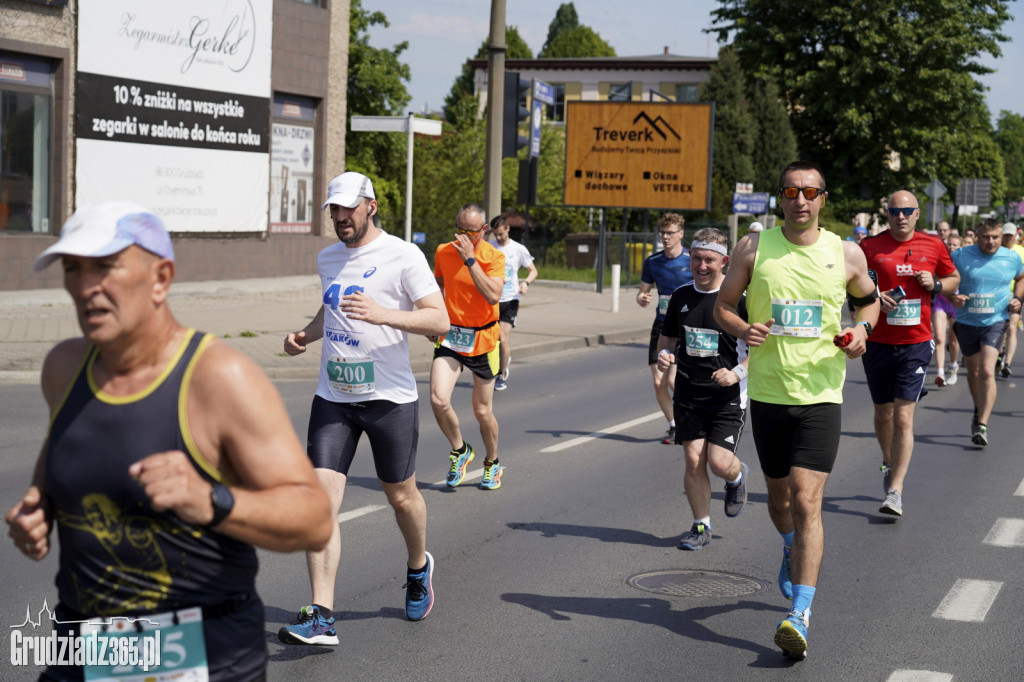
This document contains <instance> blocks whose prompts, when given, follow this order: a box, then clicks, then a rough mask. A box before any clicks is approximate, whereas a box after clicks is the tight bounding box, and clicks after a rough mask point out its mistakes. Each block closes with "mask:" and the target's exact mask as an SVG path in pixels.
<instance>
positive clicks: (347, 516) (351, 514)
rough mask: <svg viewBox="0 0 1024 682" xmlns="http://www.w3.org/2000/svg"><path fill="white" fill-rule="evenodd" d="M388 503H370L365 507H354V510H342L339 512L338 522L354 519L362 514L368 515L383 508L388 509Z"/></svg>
mask: <svg viewBox="0 0 1024 682" xmlns="http://www.w3.org/2000/svg"><path fill="white" fill-rule="evenodd" d="M387 508H388V505H386V504H369V505H367V506H365V507H359V509H353V510H352V511H347V512H342V513H340V514H338V523H345V522H346V521H351V520H352V519H358V518H359V517H360V516H366V515H367V514H372V513H374V512H379V511H380V510H381V509H387Z"/></svg>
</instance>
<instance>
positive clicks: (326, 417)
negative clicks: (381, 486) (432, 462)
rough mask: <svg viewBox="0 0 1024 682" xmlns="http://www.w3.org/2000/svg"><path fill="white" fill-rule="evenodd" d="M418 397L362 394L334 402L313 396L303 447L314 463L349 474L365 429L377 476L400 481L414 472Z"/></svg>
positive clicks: (318, 466) (322, 467) (384, 479)
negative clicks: (352, 399) (394, 399)
mask: <svg viewBox="0 0 1024 682" xmlns="http://www.w3.org/2000/svg"><path fill="white" fill-rule="evenodd" d="M418 403H419V401H413V402H411V403H393V402H391V401H390V400H367V401H365V402H361V403H335V402H331V401H330V400H324V399H323V398H321V397H320V396H318V395H317V396H313V407H312V409H311V410H310V413H309V435H308V438H307V441H306V453H307V454H308V455H309V459H310V460H311V461H312V462H313V468H315V469H330V470H331V471H337V472H338V473H339V474H344V475H345V476H348V470H349V467H351V466H352V459H353V458H354V457H355V454H356V446H357V445H359V438H360V437H361V436H362V435H363V432H366V435H367V437H368V438H369V439H370V449H371V450H372V451H373V465H374V467H375V468H376V470H377V478H379V479H380V480H382V481H384V482H385V483H401V482H402V481H404V480H406V479H407V478H409V477H410V476H412V475H413V474H414V473H416V444H417V443H418V442H419V436H420V418H419V409H418Z"/></svg>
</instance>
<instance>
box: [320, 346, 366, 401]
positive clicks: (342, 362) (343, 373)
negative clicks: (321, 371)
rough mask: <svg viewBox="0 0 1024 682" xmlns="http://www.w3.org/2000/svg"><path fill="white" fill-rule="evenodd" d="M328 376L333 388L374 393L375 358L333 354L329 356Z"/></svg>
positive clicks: (356, 392)
mask: <svg viewBox="0 0 1024 682" xmlns="http://www.w3.org/2000/svg"><path fill="white" fill-rule="evenodd" d="M327 377H328V380H329V381H330V382H331V388H333V389H334V390H336V391H339V392H341V393H350V394H360V393H373V391H374V376H373V359H372V358H366V357H363V358H343V357H339V356H337V355H331V356H330V357H328V358H327Z"/></svg>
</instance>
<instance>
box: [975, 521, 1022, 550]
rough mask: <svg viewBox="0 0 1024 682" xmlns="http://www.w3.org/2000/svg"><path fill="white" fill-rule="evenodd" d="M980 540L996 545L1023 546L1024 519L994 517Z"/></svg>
mask: <svg viewBox="0 0 1024 682" xmlns="http://www.w3.org/2000/svg"><path fill="white" fill-rule="evenodd" d="M982 542H984V543H985V544H986V545H995V546H996V547H1024V519H996V523H995V525H994V526H992V530H990V531H989V532H988V535H986V536H985V539H984V540H982Z"/></svg>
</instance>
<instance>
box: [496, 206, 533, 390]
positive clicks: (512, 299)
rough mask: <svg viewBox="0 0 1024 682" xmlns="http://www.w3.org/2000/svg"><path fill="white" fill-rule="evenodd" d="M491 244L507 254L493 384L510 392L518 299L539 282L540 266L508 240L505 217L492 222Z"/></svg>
mask: <svg viewBox="0 0 1024 682" xmlns="http://www.w3.org/2000/svg"><path fill="white" fill-rule="evenodd" d="M490 236H491V240H490V241H491V244H492V245H493V246H494V248H496V249H498V250H499V251H501V252H502V253H503V254H505V288H504V289H502V290H501V299H500V300H499V301H498V308H499V317H498V328H499V329H500V330H501V345H500V346H499V347H498V349H499V350H498V352H499V355H500V361H501V365H500V370H499V372H498V378H497V379H496V380H495V382H494V390H495V391H504V390H505V389H506V388H508V365H509V362H511V359H512V347H511V346H510V345H509V338H510V337H511V336H512V328H513V327H515V326H516V319H517V318H518V317H519V297H520V296H522V295H524V294H526V293H527V292H529V291H530V282H532V281H533V280H535V279H537V266H536V265H534V264H533V256H531V255H530V252H529V251H528V250H527V248H526V247H525V246H523V245H522V244H520V243H519V242H517V241H515V240H514V239H512V238H510V237H509V236H508V220H507V219H506V218H505V216H503V215H498V216H495V217H494V218H492V219H491V234H490ZM520 268H526V269H527V271H528V272H527V273H526V278H525V279H523V280H520V279H519V269H520Z"/></svg>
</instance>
